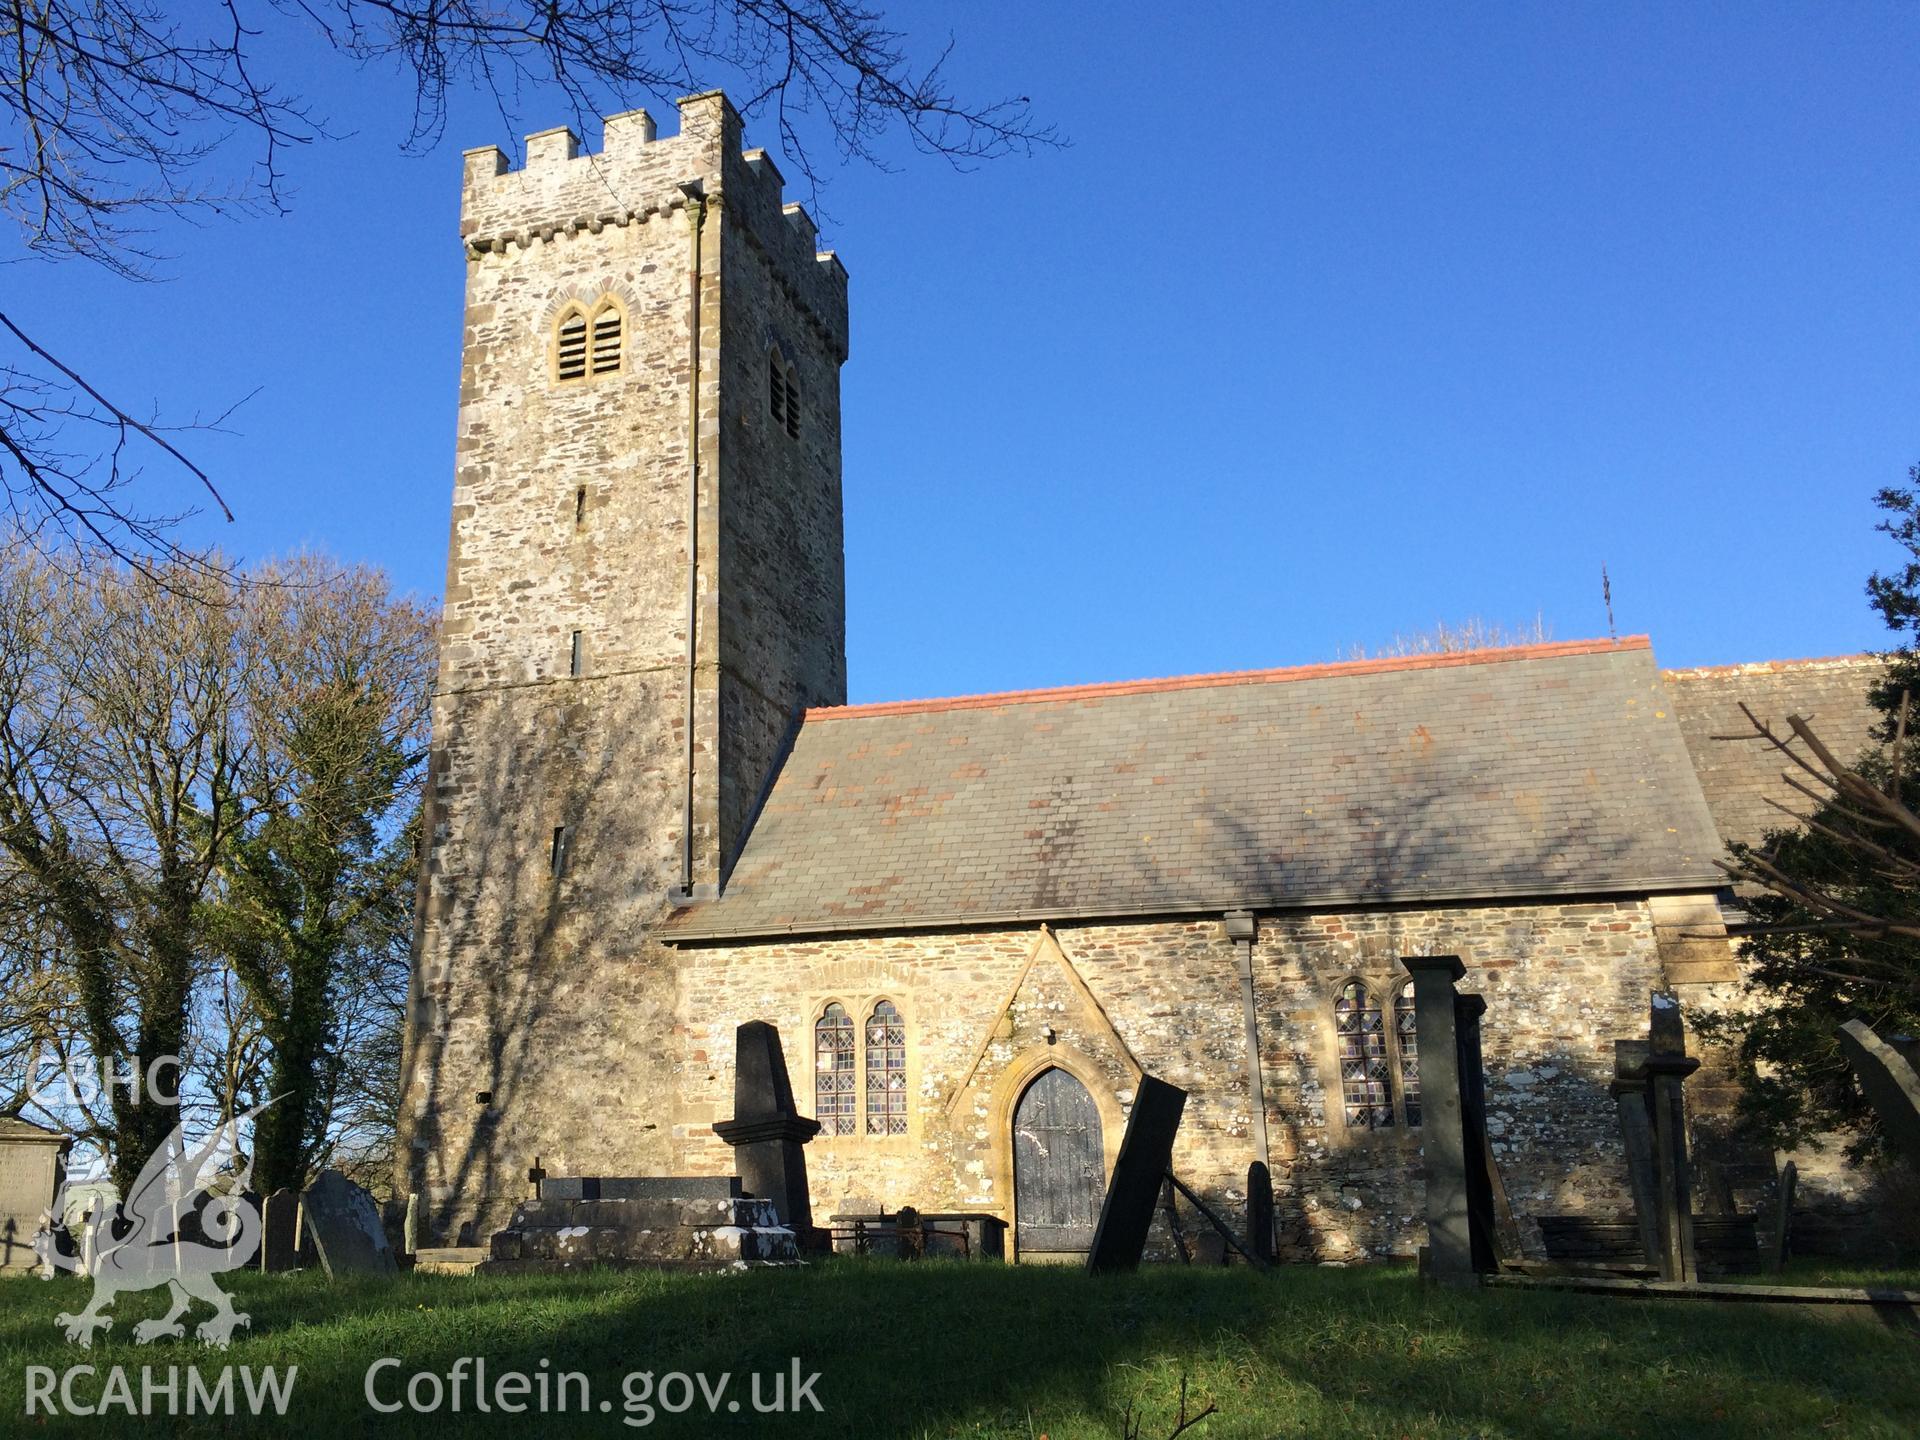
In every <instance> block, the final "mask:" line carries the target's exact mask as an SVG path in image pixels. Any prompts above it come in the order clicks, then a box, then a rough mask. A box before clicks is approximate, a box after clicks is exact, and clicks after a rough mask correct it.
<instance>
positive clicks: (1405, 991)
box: [1393, 980, 1420, 1125]
mask: <svg viewBox="0 0 1920 1440" xmlns="http://www.w3.org/2000/svg"><path fill="white" fill-rule="evenodd" d="M1393 1038H1394V1040H1395V1041H1396V1042H1397V1043H1398V1044H1399V1046H1400V1103H1401V1104H1402V1105H1403V1106H1404V1107H1405V1108H1406V1112H1407V1124H1408V1125H1418V1124H1419V1123H1420V1026H1419V1020H1418V1019H1417V1018H1416V1016H1415V1014H1414V1008H1413V982H1412V981H1411V980H1409V981H1407V982H1406V983H1405V984H1403V985H1402V986H1401V987H1400V993H1399V994H1397V995H1396V996H1394V998H1393Z"/></svg>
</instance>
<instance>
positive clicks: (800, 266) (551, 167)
mask: <svg viewBox="0 0 1920 1440" xmlns="http://www.w3.org/2000/svg"><path fill="white" fill-rule="evenodd" d="M678 110H679V119H680V130H679V133H678V134H677V135H670V136H664V137H663V136H660V135H659V134H658V133H657V131H656V129H655V126H654V122H653V117H652V116H651V115H649V114H648V113H647V112H646V111H645V110H629V111H627V112H625V113H623V114H620V115H611V116H608V117H607V119H606V121H605V122H604V127H603V138H602V142H601V147H600V149H599V150H597V151H592V152H589V151H587V150H585V149H584V148H583V147H582V145H581V142H580V138H579V137H578V136H577V135H575V134H574V133H573V131H572V130H571V129H570V128H569V127H566V126H559V127H556V128H554V129H550V130H542V131H538V132H537V133H535V134H532V135H529V136H527V137H526V142H525V145H526V162H525V164H523V165H522V166H521V167H520V168H519V169H517V170H515V169H512V168H510V167H509V165H508V161H507V157H506V155H505V154H504V153H503V152H502V151H500V150H499V149H498V148H497V147H495V146H491V145H489V146H483V147H481V148H479V149H475V150H469V151H467V152H466V153H465V157H464V158H465V173H464V176H463V182H462V187H461V203H460V237H461V240H462V241H463V243H464V244H465V246H466V249H467V253H468V255H469V257H470V258H476V259H477V258H480V257H484V256H487V255H506V254H510V253H512V252H514V251H518V250H528V249H531V248H533V247H534V246H536V245H547V244H554V243H561V242H564V241H566V240H567V239H569V238H571V237H573V236H576V235H580V234H589V235H599V234H601V233H602V232H603V231H604V230H606V229H607V228H608V227H609V226H618V227H624V226H629V225H636V224H647V223H649V222H652V221H655V220H658V219H660V218H663V217H667V216H673V215H676V214H677V213H680V212H684V211H685V210H686V209H687V207H688V206H689V205H690V204H693V203H695V202H694V201H693V200H691V199H690V198H689V196H688V194H687V189H686V187H688V186H689V185H690V184H694V183H697V186H698V190H699V191H700V192H702V193H704V195H705V197H706V201H707V204H708V206H709V207H710V209H713V210H717V211H718V212H719V213H720V215H721V216H722V218H723V219H724V220H725V222H726V223H727V225H728V227H729V232H730V233H733V234H737V235H739V236H741V237H743V238H745V239H746V240H747V241H748V242H749V243H750V244H752V245H753V246H754V247H755V248H756V249H758V250H760V251H761V252H763V253H764V254H765V255H766V257H767V259H768V262H769V264H770V266H771V269H772V272H773V274H774V276H775V277H776V280H777V283H778V284H779V285H780V286H781V287H782V288H783V289H784V290H786V291H787V293H788V294H789V296H790V298H791V299H792V300H793V302H794V304H795V305H796V306H797V307H798V308H800V309H801V310H802V311H804V312H805V313H806V314H807V315H808V317H809V318H811V320H812V321H813V322H814V323H815V324H816V325H818V326H819V327H820V329H821V331H822V332H823V334H824V335H825V336H826V337H827V340H828V342H829V344H830V345H831V347H832V348H833V350H834V351H835V352H836V353H837V354H838V355H839V357H840V358H841V359H842V360H844V359H845V356H846V350H847V272H846V267H845V266H844V265H842V264H841V262H840V260H839V257H838V256H836V255H835V254H834V253H833V252H832V251H821V250H820V249H819V243H818V230H817V227H816V226H815V225H814V222H813V220H812V217H811V216H809V215H808V214H807V213H806V210H805V209H804V208H803V207H802V206H799V205H792V204H787V203H786V201H785V196H784V189H785V181H784V179H783V178H782V176H781V174H780V171H779V169H778V168H777V167H776V166H775V165H774V163H773V161H772V160H771V159H770V158H769V157H768V156H767V154H766V152H765V151H764V150H743V149H742V145H741V136H742V128H743V127H742V121H741V119H740V115H739V112H738V111H736V110H735V109H734V108H733V105H732V104H731V103H730V102H729V101H728V100H727V98H726V96H725V95H723V94H722V93H721V92H719V91H717V90H715V91H709V92H707V93H706V94H703V95H693V96H689V97H687V98H685V99H683V100H681V101H679V102H678Z"/></svg>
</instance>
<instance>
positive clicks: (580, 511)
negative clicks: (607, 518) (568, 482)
mask: <svg viewBox="0 0 1920 1440" xmlns="http://www.w3.org/2000/svg"><path fill="white" fill-rule="evenodd" d="M586 523H587V487H586V486H584V485H582V486H581V487H580V488H579V489H577V490H575V491H574V492H573V524H574V528H575V529H576V530H577V529H579V528H580V527H581V526H582V525H584V524H586Z"/></svg>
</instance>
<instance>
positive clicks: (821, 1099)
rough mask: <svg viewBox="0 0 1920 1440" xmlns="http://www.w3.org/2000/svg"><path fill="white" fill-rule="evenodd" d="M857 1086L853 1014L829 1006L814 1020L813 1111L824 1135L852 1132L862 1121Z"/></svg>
mask: <svg viewBox="0 0 1920 1440" xmlns="http://www.w3.org/2000/svg"><path fill="white" fill-rule="evenodd" d="M859 1104H860V1095H859V1092H858V1091H857V1090H855V1089H854V1071H853V1017H852V1016H851V1015H849V1014H847V1011H846V1007H845V1006H842V1005H829V1006H827V1008H826V1010H825V1011H824V1012H822V1014H821V1016H820V1018H819V1019H818V1020H816V1021H814V1022H813V1113H814V1118H815V1119H817V1120H818V1121H819V1122H820V1133H821V1134H823V1135H852V1134H854V1133H855V1130H856V1128H857V1127H858V1124H859V1119H860V1112H859Z"/></svg>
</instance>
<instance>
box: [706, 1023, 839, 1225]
mask: <svg viewBox="0 0 1920 1440" xmlns="http://www.w3.org/2000/svg"><path fill="white" fill-rule="evenodd" d="M733 1048H734V1069H733V1118H732V1119H731V1120H722V1121H720V1122H719V1123H718V1124H716V1125H715V1126H714V1127H713V1133H714V1134H716V1135H718V1136H719V1137H720V1138H721V1139H722V1140H724V1141H726V1142H727V1144H729V1145H731V1146H733V1164H734V1170H735V1171H736V1172H737V1173H738V1175H739V1177H740V1182H741V1184H743V1185H744V1186H745V1187H746V1189H747V1192H748V1193H749V1194H751V1195H758V1196H761V1197H763V1198H765V1199H768V1200H771V1201H772V1202H773V1208H774V1211H775V1213H776V1214H778V1215H779V1217H780V1223H781V1224H782V1225H784V1226H786V1227H787V1228H788V1229H790V1230H792V1231H793V1233H794V1236H795V1238H796V1239H797V1240H798V1241H799V1243H800V1246H801V1248H803V1249H808V1250H820V1249H826V1248H828V1246H829V1244H830V1242H829V1241H828V1239H827V1237H826V1234H825V1232H824V1231H819V1230H815V1229H814V1225H813V1201H812V1199H811V1198H810V1197H809V1195H808V1192H807V1154H806V1150H805V1148H804V1147H805V1145H806V1143H807V1142H808V1141H809V1140H811V1139H813V1137H814V1136H816V1135H818V1134H819V1133H820V1122H819V1121H818V1120H809V1119H806V1118H805V1117H804V1116H802V1115H801V1114H800V1112H799V1110H798V1109H797V1108H796V1107H795V1105H794V1103H793V1085H792V1083H791V1082H790V1081H789V1080H788V1078H787V1061H786V1057H785V1056H784V1055H783V1054H782V1053H781V1050H780V1032H779V1031H778V1030H776V1029H774V1027H773V1026H771V1025H769V1024H768V1023H767V1022H766V1021H764V1020H749V1021H748V1022H747V1023H746V1024H744V1025H742V1026H741V1027H740V1028H739V1029H738V1030H736V1031H734V1038H733Z"/></svg>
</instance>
